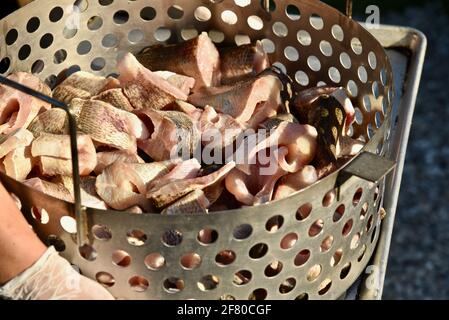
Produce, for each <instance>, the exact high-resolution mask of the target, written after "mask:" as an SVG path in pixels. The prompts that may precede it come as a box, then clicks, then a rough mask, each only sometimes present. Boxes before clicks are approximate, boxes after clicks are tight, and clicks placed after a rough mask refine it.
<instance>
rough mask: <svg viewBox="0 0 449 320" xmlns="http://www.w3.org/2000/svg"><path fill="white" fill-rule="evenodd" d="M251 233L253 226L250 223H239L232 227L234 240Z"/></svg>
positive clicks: (242, 238) (243, 237)
mask: <svg viewBox="0 0 449 320" xmlns="http://www.w3.org/2000/svg"><path fill="white" fill-rule="evenodd" d="M252 233H253V227H251V225H250V224H247V223H245V224H241V225H239V226H237V227H235V228H234V231H233V232H232V235H233V236H234V238H235V239H236V240H244V239H247V238H249V237H250V236H251V234H252Z"/></svg>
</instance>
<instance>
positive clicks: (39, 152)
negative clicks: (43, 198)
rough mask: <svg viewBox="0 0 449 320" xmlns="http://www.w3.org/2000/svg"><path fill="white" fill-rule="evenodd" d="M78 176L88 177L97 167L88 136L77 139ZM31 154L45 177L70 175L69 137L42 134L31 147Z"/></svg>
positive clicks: (79, 136)
mask: <svg viewBox="0 0 449 320" xmlns="http://www.w3.org/2000/svg"><path fill="white" fill-rule="evenodd" d="M77 146H78V163H79V170H80V175H89V174H90V173H91V172H92V171H93V170H94V168H95V166H96V165H97V155H96V151H95V146H94V144H93V142H92V139H91V138H90V136H88V135H83V134H80V135H78V137H77ZM31 154H32V156H33V157H37V159H38V162H39V165H40V168H41V171H42V173H43V174H45V175H58V174H60V175H71V174H72V160H71V159H72V152H71V149H70V136H69V135H55V134H50V133H42V134H41V135H40V136H39V137H38V138H36V140H34V141H33V143H32V145H31Z"/></svg>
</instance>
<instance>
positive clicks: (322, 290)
mask: <svg viewBox="0 0 449 320" xmlns="http://www.w3.org/2000/svg"><path fill="white" fill-rule="evenodd" d="M331 286H332V281H331V280H330V279H325V280H323V282H321V284H320V286H319V287H318V294H319V295H320V296H322V295H325V294H326V293H327V292H328V291H329V289H330V288H331Z"/></svg>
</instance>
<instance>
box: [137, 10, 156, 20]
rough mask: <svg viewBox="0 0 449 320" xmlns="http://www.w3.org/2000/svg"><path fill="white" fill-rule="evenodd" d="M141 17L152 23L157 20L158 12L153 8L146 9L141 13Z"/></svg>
mask: <svg viewBox="0 0 449 320" xmlns="http://www.w3.org/2000/svg"><path fill="white" fill-rule="evenodd" d="M140 17H141V18H142V19H143V20H145V21H151V20H153V19H154V18H156V10H155V9H154V8H152V7H145V8H143V9H142V10H141V11H140Z"/></svg>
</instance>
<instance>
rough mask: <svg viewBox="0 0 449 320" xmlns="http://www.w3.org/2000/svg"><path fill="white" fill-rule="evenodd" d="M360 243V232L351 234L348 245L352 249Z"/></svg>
mask: <svg viewBox="0 0 449 320" xmlns="http://www.w3.org/2000/svg"><path fill="white" fill-rule="evenodd" d="M359 245H360V233H356V234H355V235H353V236H352V239H351V243H350V245H349V247H350V248H351V249H352V250H354V249H357V247H358V246H359Z"/></svg>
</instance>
